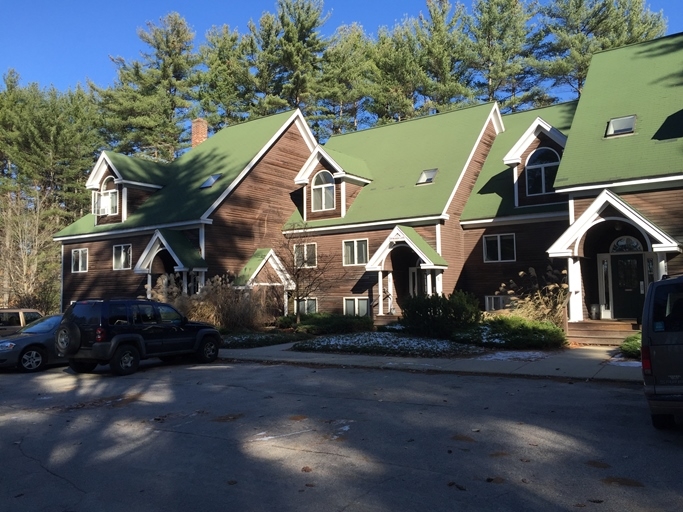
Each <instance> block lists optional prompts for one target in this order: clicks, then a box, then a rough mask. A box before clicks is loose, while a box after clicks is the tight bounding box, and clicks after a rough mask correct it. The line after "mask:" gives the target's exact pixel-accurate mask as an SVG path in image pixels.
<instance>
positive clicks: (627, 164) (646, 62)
mask: <svg viewBox="0 0 683 512" xmlns="http://www.w3.org/2000/svg"><path fill="white" fill-rule="evenodd" d="M682 70H683V33H681V34H675V35H672V36H669V37H664V38H661V39H656V40H654V41H648V42H645V43H640V44H635V45H632V46H627V47H624V48H619V49H615V50H609V51H605V52H601V53H597V54H595V55H594V56H593V59H592V62H591V66H590V69H589V71H588V76H587V79H586V84H585V87H584V89H583V93H582V94H581V100H580V101H579V106H578V108H577V110H576V116H575V118H574V123H573V125H572V136H571V137H570V138H569V141H568V143H567V147H566V148H565V153H564V158H563V159H562V164H561V165H560V169H559V172H558V174H557V178H556V180H555V187H556V188H560V189H562V188H570V187H577V186H590V185H598V184H601V183H611V182H619V181H627V180H633V179H642V178H654V177H657V176H667V175H673V174H680V173H682V172H683V92H681V86H683V71H682ZM630 115H636V124H635V133H633V134H630V135H621V136H617V137H605V132H606V128H607V124H608V122H609V121H610V119H613V118H618V117H624V116H630Z"/></svg>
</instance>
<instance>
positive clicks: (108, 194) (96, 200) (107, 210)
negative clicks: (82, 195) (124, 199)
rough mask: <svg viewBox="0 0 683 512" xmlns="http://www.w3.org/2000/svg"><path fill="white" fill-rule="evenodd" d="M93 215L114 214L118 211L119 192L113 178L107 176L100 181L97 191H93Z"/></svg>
mask: <svg viewBox="0 0 683 512" xmlns="http://www.w3.org/2000/svg"><path fill="white" fill-rule="evenodd" d="M92 213H93V215H97V216H101V215H116V214H118V213H119V192H118V190H117V188H116V183H114V178H112V177H109V178H107V179H106V180H104V182H103V183H102V187H101V188H100V191H99V192H93V196H92Z"/></svg>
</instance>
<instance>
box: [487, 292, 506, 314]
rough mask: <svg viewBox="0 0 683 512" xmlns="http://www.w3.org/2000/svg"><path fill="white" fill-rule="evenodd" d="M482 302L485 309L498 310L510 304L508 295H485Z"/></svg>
mask: <svg viewBox="0 0 683 512" xmlns="http://www.w3.org/2000/svg"><path fill="white" fill-rule="evenodd" d="M484 302H485V304H484V305H485V306H486V311H498V310H499V309H505V306H507V305H508V304H510V297H509V296H508V295H486V296H485V297H484Z"/></svg>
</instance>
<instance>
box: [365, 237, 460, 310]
mask: <svg viewBox="0 0 683 512" xmlns="http://www.w3.org/2000/svg"><path fill="white" fill-rule="evenodd" d="M447 267H448V263H447V262H446V260H444V259H443V258H442V257H441V255H440V254H438V252H436V250H434V249H433V248H432V247H431V246H430V245H429V244H428V243H427V242H426V241H425V240H424V239H423V238H422V237H421V236H420V235H419V234H418V233H417V231H415V229H414V228H412V227H409V226H396V227H395V228H394V229H393V230H392V232H391V233H390V234H389V236H388V237H387V238H386V239H385V241H384V242H383V243H382V245H381V246H380V247H379V249H377V251H376V252H375V253H374V254H373V255H372V257H371V258H370V260H369V262H368V264H367V265H366V267H365V269H366V270H367V271H369V272H373V271H374V272H377V283H378V286H377V289H378V297H377V302H376V307H377V309H376V312H375V313H376V315H378V316H383V315H400V314H401V304H402V303H403V301H404V300H405V299H406V298H407V297H411V296H414V295H421V294H424V295H432V294H435V293H436V294H441V293H443V285H442V277H443V272H444V270H445V269H446V268H447Z"/></svg>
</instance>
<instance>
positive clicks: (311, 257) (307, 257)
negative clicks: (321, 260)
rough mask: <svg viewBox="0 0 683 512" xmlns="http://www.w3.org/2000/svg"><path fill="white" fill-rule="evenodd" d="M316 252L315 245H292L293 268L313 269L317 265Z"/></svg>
mask: <svg viewBox="0 0 683 512" xmlns="http://www.w3.org/2000/svg"><path fill="white" fill-rule="evenodd" d="M317 253H318V251H317V245H316V244H315V243H313V244H295V245H294V266H296V267H297V268H302V267H315V266H317V265H318V254H317Z"/></svg>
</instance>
